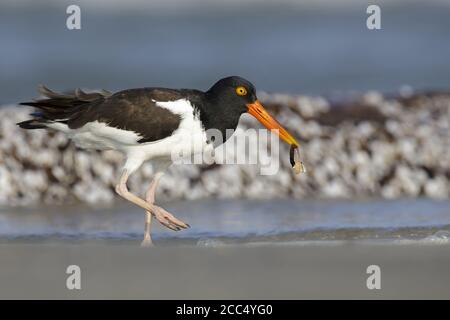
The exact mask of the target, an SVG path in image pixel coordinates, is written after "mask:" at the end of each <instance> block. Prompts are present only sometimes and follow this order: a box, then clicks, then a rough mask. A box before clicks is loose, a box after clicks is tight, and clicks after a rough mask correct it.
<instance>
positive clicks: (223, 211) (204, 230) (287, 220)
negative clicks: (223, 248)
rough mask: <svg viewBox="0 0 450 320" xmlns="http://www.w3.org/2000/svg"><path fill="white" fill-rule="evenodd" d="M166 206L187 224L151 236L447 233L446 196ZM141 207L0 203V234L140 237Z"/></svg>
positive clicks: (237, 239) (306, 237) (247, 239)
mask: <svg viewBox="0 0 450 320" xmlns="http://www.w3.org/2000/svg"><path fill="white" fill-rule="evenodd" d="M165 207H166V208H167V209H168V210H169V211H171V212H172V213H173V214H175V215H176V216H177V217H178V218H180V219H182V220H183V221H185V222H187V223H189V224H190V225H191V226H192V227H191V228H190V229H187V230H183V231H179V232H173V231H170V230H167V229H165V228H163V227H161V226H160V225H159V223H158V222H155V223H154V227H153V237H154V239H155V240H157V241H163V242H173V241H175V242H177V241H178V242H181V243H186V242H188V243H199V244H205V243H206V244H208V243H211V241H212V242H214V241H220V242H226V243H230V242H231V243H253V242H266V243H285V242H291V243H292V242H298V241H300V242H302V241H303V242H304V241H335V240H342V241H347V240H386V241H392V240H408V239H413V240H417V239H425V238H427V237H431V236H433V235H435V234H436V233H438V232H441V233H445V234H444V235H445V237H444V238H448V239H447V240H449V241H450V233H449V232H450V201H449V200H446V201H434V200H428V199H403V200H389V201H386V200H370V201H362V200H361V201H347V200H346V201H338V200H333V201H331V200H329V201H307V200H304V201H299V200H272V201H254V200H212V199H211V200H202V201H189V202H178V203H170V204H167V205H165ZM143 224H144V213H143V211H142V210H140V209H138V208H136V207H134V206H129V205H126V204H124V203H122V202H120V203H118V204H116V205H114V206H112V207H109V208H98V207H97V208H90V207H87V206H81V205H79V206H73V207H66V206H65V207H64V209H63V208H61V207H41V208H39V207H33V208H22V209H20V208H0V242H10V241H56V242H61V241H62V242H64V241H71V242H72V241H83V240H89V241H112V242H124V241H134V242H138V241H139V240H140V239H141V237H142V233H143Z"/></svg>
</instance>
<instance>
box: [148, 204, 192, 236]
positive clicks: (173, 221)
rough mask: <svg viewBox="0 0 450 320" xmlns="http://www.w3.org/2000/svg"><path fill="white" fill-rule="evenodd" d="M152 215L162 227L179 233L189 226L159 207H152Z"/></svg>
mask: <svg viewBox="0 0 450 320" xmlns="http://www.w3.org/2000/svg"><path fill="white" fill-rule="evenodd" d="M152 213H153V215H154V216H155V218H156V219H157V220H158V221H159V222H160V223H161V224H162V225H163V226H165V227H167V228H169V229H171V230H173V231H180V230H183V229H187V228H190V225H188V224H187V223H185V222H183V221H181V220H180V219H178V218H176V217H175V216H174V215H173V214H171V213H169V212H167V211H166V210H165V209H163V208H161V207H158V206H154V207H153V212H152Z"/></svg>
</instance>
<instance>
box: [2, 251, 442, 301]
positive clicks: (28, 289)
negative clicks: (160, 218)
mask: <svg viewBox="0 0 450 320" xmlns="http://www.w3.org/2000/svg"><path fill="white" fill-rule="evenodd" d="M449 253H450V245H448V244H446V245H423V244H422V245H419V244H409V245H396V246H386V245H370V244H360V243H335V244H331V243H328V244H316V245H307V246H299V245H289V246H277V245H275V246H274V245H272V246H257V247H221V248H198V247H178V248H176V247H159V248H157V247H155V248H151V249H143V248H139V247H136V246H134V245H133V246H129V245H116V246H114V245H108V246H102V245H100V246H99V245H93V244H91V245H86V244H85V245H32V244H30V245H25V244H17V245H1V246H0V257H1V267H0V283H1V286H0V298H2V299H14V298H25V299H36V298H39V299H100V298H111V299H361V298H364V299H449V298H450V272H449V270H450V254H449ZM72 264H76V265H78V266H80V268H81V290H68V289H67V288H66V279H67V277H68V275H67V274H66V268H67V266H69V265H72ZM373 264H376V265H378V266H380V269H381V289H380V290H368V289H367V287H366V279H367V277H368V276H369V275H368V274H366V268H367V267H368V266H369V265H373Z"/></svg>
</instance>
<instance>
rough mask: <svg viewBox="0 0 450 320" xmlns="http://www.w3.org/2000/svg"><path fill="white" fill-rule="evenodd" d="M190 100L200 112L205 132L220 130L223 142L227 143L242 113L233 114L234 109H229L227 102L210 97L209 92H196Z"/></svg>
mask: <svg viewBox="0 0 450 320" xmlns="http://www.w3.org/2000/svg"><path fill="white" fill-rule="evenodd" d="M189 100H190V101H191V102H192V103H193V105H194V108H195V109H196V110H197V111H198V113H199V116H200V121H201V122H202V125H203V127H204V128H205V130H210V129H215V130H219V131H220V133H221V134H222V137H223V142H225V140H226V139H227V138H229V136H230V134H229V133H230V132H229V131H230V130H232V131H234V130H235V129H236V127H237V125H238V123H239V118H240V117H241V113H239V112H233V109H230V108H229V107H227V105H226V102H224V101H222V100H221V99H218V98H216V97H214V96H212V95H208V92H206V93H204V92H200V91H198V92H195V94H194V95H192V96H190V97H189ZM227 130H228V134H227Z"/></svg>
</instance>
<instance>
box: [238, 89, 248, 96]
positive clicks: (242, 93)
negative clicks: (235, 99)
mask: <svg viewBox="0 0 450 320" xmlns="http://www.w3.org/2000/svg"><path fill="white" fill-rule="evenodd" d="M236 94H237V95H238V96H245V95H246V94H247V89H245V88H244V87H237V88H236Z"/></svg>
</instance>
